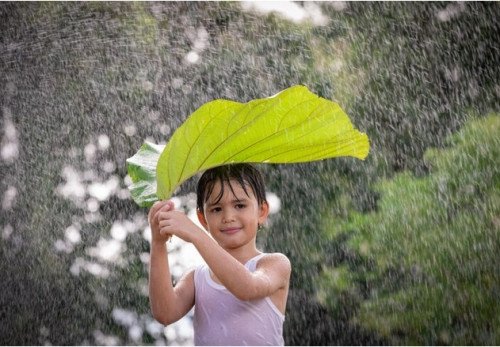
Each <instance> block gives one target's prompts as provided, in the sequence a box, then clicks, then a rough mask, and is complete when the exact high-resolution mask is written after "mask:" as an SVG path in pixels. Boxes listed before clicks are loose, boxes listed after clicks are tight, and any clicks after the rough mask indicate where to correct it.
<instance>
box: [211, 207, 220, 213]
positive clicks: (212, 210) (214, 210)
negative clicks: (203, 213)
mask: <svg viewBox="0 0 500 347" xmlns="http://www.w3.org/2000/svg"><path fill="white" fill-rule="evenodd" d="M220 211H222V209H221V208H220V207H214V208H212V209H211V210H210V212H220Z"/></svg>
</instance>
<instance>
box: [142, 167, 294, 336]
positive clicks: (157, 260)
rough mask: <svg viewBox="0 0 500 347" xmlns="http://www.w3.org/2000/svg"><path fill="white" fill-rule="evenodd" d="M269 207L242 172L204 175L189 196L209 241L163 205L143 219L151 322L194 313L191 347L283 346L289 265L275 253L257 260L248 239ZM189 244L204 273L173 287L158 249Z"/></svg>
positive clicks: (246, 170)
mask: <svg viewBox="0 0 500 347" xmlns="http://www.w3.org/2000/svg"><path fill="white" fill-rule="evenodd" d="M268 213H269V206H268V203H267V201H266V197H265V189H264V183H263V180H262V177H261V175H260V173H259V171H258V170H257V169H255V168H254V167H253V166H251V165H249V164H235V165H227V166H221V167H217V168H214V169H210V170H207V171H206V172H205V173H204V174H203V175H202V176H201V178H200V180H199V182H198V188H197V214H198V219H199V220H200V223H201V224H202V225H203V227H204V228H205V229H207V230H208V232H209V233H210V235H211V236H212V237H210V236H209V235H208V234H207V233H206V232H204V231H203V230H201V229H200V228H199V227H198V226H196V224H194V223H193V222H192V221H191V220H190V219H189V218H187V216H186V215H185V214H184V213H183V212H180V211H175V210H174V209H173V203H172V202H171V201H166V202H165V201H162V202H157V203H155V204H154V205H153V207H152V208H151V210H150V212H149V222H150V225H151V232H152V241H151V262H150V274H149V277H150V278H149V295H150V303H151V309H152V312H153V316H154V318H155V319H157V320H158V321H159V322H160V323H162V324H165V325H167V324H171V323H173V322H175V321H177V320H179V319H180V318H182V317H183V316H184V315H186V314H187V313H188V312H189V310H190V309H191V308H192V307H193V305H194V307H195V312H194V342H195V345H283V344H284V341H283V322H284V318H285V316H284V314H285V308H286V300H287V296H288V287H289V280H290V272H291V265H290V261H289V260H288V258H287V257H286V256H285V255H283V254H280V253H262V252H260V251H259V250H258V249H257V248H256V242H255V240H256V234H257V230H258V229H259V228H260V226H261V225H262V224H263V223H264V222H265V220H266V218H267V215H268ZM172 235H175V236H177V237H180V238H181V239H183V240H184V241H186V242H191V243H192V244H193V245H194V246H195V247H196V249H197V250H198V252H199V253H200V255H201V256H202V257H203V259H204V260H205V262H206V265H203V266H200V267H197V268H196V269H194V270H191V271H188V272H187V273H186V274H184V275H183V276H182V278H181V279H180V280H179V282H178V283H177V284H176V286H175V287H174V286H173V285H172V281H171V278H170V271H169V265H168V256H167V249H166V247H165V242H166V241H167V240H168V239H169V238H170V237H171V236H172Z"/></svg>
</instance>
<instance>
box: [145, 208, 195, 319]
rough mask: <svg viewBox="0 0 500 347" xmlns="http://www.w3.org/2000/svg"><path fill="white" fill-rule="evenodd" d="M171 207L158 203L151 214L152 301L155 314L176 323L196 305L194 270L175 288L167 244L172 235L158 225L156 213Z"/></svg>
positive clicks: (150, 277)
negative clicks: (161, 230) (165, 232)
mask: <svg viewBox="0 0 500 347" xmlns="http://www.w3.org/2000/svg"><path fill="white" fill-rule="evenodd" d="M172 208H173V206H172V205H171V204H170V205H169V204H167V203H157V204H155V205H153V207H152V208H151V211H150V213H149V221H150V225H151V232H152V241H151V257H150V268H149V300H150V305H151V311H152V314H153V317H154V318H155V319H156V320H157V321H159V322H160V323H162V324H164V325H168V324H171V323H173V322H176V321H177V320H179V319H180V318H182V317H183V316H184V315H186V313H187V312H188V311H189V310H190V309H191V308H192V307H193V305H194V270H193V271H190V272H188V273H187V274H185V275H184V276H183V277H182V278H181V279H180V280H179V282H178V283H177V285H176V286H175V288H174V286H173V285H172V280H171V274H170V268H169V264H168V252H167V248H166V245H165V242H166V240H168V239H169V238H170V235H168V234H162V233H160V229H159V226H158V215H157V213H158V212H159V211H160V210H161V211H168V210H170V209H172Z"/></svg>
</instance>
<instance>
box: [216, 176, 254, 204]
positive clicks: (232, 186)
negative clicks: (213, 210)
mask: <svg viewBox="0 0 500 347" xmlns="http://www.w3.org/2000/svg"><path fill="white" fill-rule="evenodd" d="M244 184H245V188H243V187H242V186H241V183H240V182H238V181H237V180H233V179H231V180H229V182H227V181H224V183H223V186H221V182H220V181H216V182H215V183H214V186H213V189H212V192H211V194H210V196H209V197H208V201H209V202H213V200H222V199H224V198H226V199H227V198H230V199H237V200H241V199H244V198H248V197H249V198H252V197H253V191H252V188H251V187H250V185H249V184H248V183H246V182H244ZM221 191H222V194H221Z"/></svg>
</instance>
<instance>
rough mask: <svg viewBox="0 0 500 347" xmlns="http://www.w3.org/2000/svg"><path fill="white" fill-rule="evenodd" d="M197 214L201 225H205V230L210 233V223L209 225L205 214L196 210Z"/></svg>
mask: <svg viewBox="0 0 500 347" xmlns="http://www.w3.org/2000/svg"><path fill="white" fill-rule="evenodd" d="M196 214H197V215H198V220H199V221H200V223H201V225H203V227H204V228H205V230H207V231H208V223H207V220H206V219H205V215H204V214H203V212H201V211H200V210H198V209H196Z"/></svg>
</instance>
